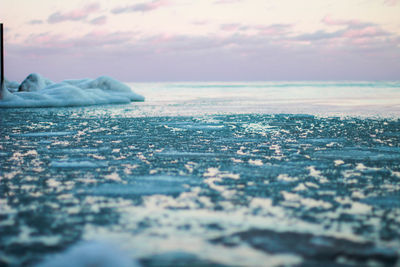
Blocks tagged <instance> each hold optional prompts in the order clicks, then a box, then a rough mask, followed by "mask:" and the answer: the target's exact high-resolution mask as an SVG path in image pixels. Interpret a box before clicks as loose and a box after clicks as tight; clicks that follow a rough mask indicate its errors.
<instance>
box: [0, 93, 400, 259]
mask: <svg viewBox="0 0 400 267" xmlns="http://www.w3.org/2000/svg"><path fill="white" fill-rule="evenodd" d="M202 103H203V102H202ZM170 104H171V103H169V104H167V105H165V104H160V103H154V102H151V101H150V102H147V103H146V102H145V103H140V104H132V105H126V106H99V107H86V108H62V109H12V110H0V126H1V129H0V162H1V166H0V266H19V265H23V266H32V265H35V264H37V263H39V262H41V261H42V260H44V259H47V258H51V257H52V255H54V254H55V253H60V252H62V251H64V250H66V249H68V248H70V247H73V246H75V245H76V244H77V243H79V242H80V241H83V240H100V241H101V242H107V243H110V244H115V246H116V247H119V248H120V249H121V250H122V251H125V252H126V253H127V254H128V255H129V257H130V258H132V260H134V259H136V260H138V261H139V262H140V264H141V265H142V266H282V265H286V266H396V265H397V266H398V264H399V263H398V261H399V251H400V121H399V119H398V118H396V117H386V118H385V117H369V116H364V117H356V116H340V117H339V116H333V115H329V116H328V115H327V116H316V115H299V114H297V115H296V114H287V115H286V114H240V113H241V112H240V110H236V112H235V114H225V113H226V110H225V107H226V106H224V108H223V109H222V111H223V112H221V113H223V114H208V113H212V112H209V111H208V112H207V111H206V112H200V111H201V110H202V108H201V106H202V104H199V103H197V104H195V103H194V102H186V104H182V105H181V107H182V106H184V107H185V108H184V109H183V112H189V113H190V116H164V115H163V114H164V113H166V114H168V115H170V113H174V112H176V110H177V109H175V108H176V106H175V104H173V103H172V104H171V106H168V105H170ZM230 107H231V106H230ZM154 111H158V112H159V116H151V115H152V114H153V112H154ZM197 111H199V112H198V114H197V115H196V113H197ZM244 111H246V110H245V109H243V111H242V113H243V112H244ZM163 112H164V113H163ZM205 113H207V114H205Z"/></svg>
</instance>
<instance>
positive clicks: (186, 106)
mask: <svg viewBox="0 0 400 267" xmlns="http://www.w3.org/2000/svg"><path fill="white" fill-rule="evenodd" d="M128 85H130V86H131V88H133V90H134V91H135V92H137V93H139V94H142V95H144V96H145V97H146V102H145V103H141V104H139V106H140V107H141V109H140V110H138V112H139V113H142V115H144V116H158V115H176V116H179V115H198V114H215V113H218V114H221V113H226V114H229V113H237V114H240V113H259V114H261V113H264V114H272V113H273V114H277V113H294V114H298V113H304V114H314V115H317V114H318V115H350V116H384V117H387V116H399V115H400V81H391V82H388V81H383V82H362V81H361V82H360V81H359V82H352V81H348V82H322V81H321V82H304V81H303V82H181V83H142V84H140V83H128ZM149 108H150V109H149ZM139 113H138V114H139Z"/></svg>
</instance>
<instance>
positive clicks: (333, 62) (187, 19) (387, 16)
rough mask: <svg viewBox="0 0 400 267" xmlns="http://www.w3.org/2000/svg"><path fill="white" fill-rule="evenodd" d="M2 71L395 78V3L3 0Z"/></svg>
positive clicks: (398, 70) (164, 77)
mask: <svg viewBox="0 0 400 267" xmlns="http://www.w3.org/2000/svg"><path fill="white" fill-rule="evenodd" d="M0 21H1V22H3V23H4V27H5V31H6V32H5V37H4V39H5V42H6V44H5V50H6V56H5V63H6V68H5V73H6V77H7V78H8V79H9V80H16V81H21V80H22V79H24V78H25V77H26V76H27V75H28V74H29V73H32V72H37V73H41V74H42V75H44V76H46V77H48V78H50V79H53V80H55V81H59V80H63V79H68V78H85V77H91V78H94V77H97V76H100V75H109V76H112V77H115V78H117V79H121V80H123V81H127V82H128V81H130V82H141V81H268V80H400V0H304V1H297V0H279V1H272V0H191V1H189V0H154V1H149V0H143V1H142V0H137V1H136V0H115V1H106V0H101V1H81V0H68V1H61V0H35V1H32V0H2V1H1V4H0Z"/></svg>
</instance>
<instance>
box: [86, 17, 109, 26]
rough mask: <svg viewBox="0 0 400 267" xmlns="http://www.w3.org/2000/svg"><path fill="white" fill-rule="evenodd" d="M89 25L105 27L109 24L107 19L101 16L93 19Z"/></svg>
mask: <svg viewBox="0 0 400 267" xmlns="http://www.w3.org/2000/svg"><path fill="white" fill-rule="evenodd" d="M89 23H90V24H94V25H104V24H106V23H107V17H106V16H100V17H97V18H94V19H92V20H91V21H89Z"/></svg>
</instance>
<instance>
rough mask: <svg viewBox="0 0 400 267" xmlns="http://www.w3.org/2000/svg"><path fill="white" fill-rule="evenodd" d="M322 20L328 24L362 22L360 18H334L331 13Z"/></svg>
mask: <svg viewBox="0 0 400 267" xmlns="http://www.w3.org/2000/svg"><path fill="white" fill-rule="evenodd" d="M322 22H323V23H324V24H326V25H330V26H336V25H357V24H360V22H359V21H358V20H342V19H334V18H332V16H331V15H327V16H325V17H324V18H323V19H322Z"/></svg>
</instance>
